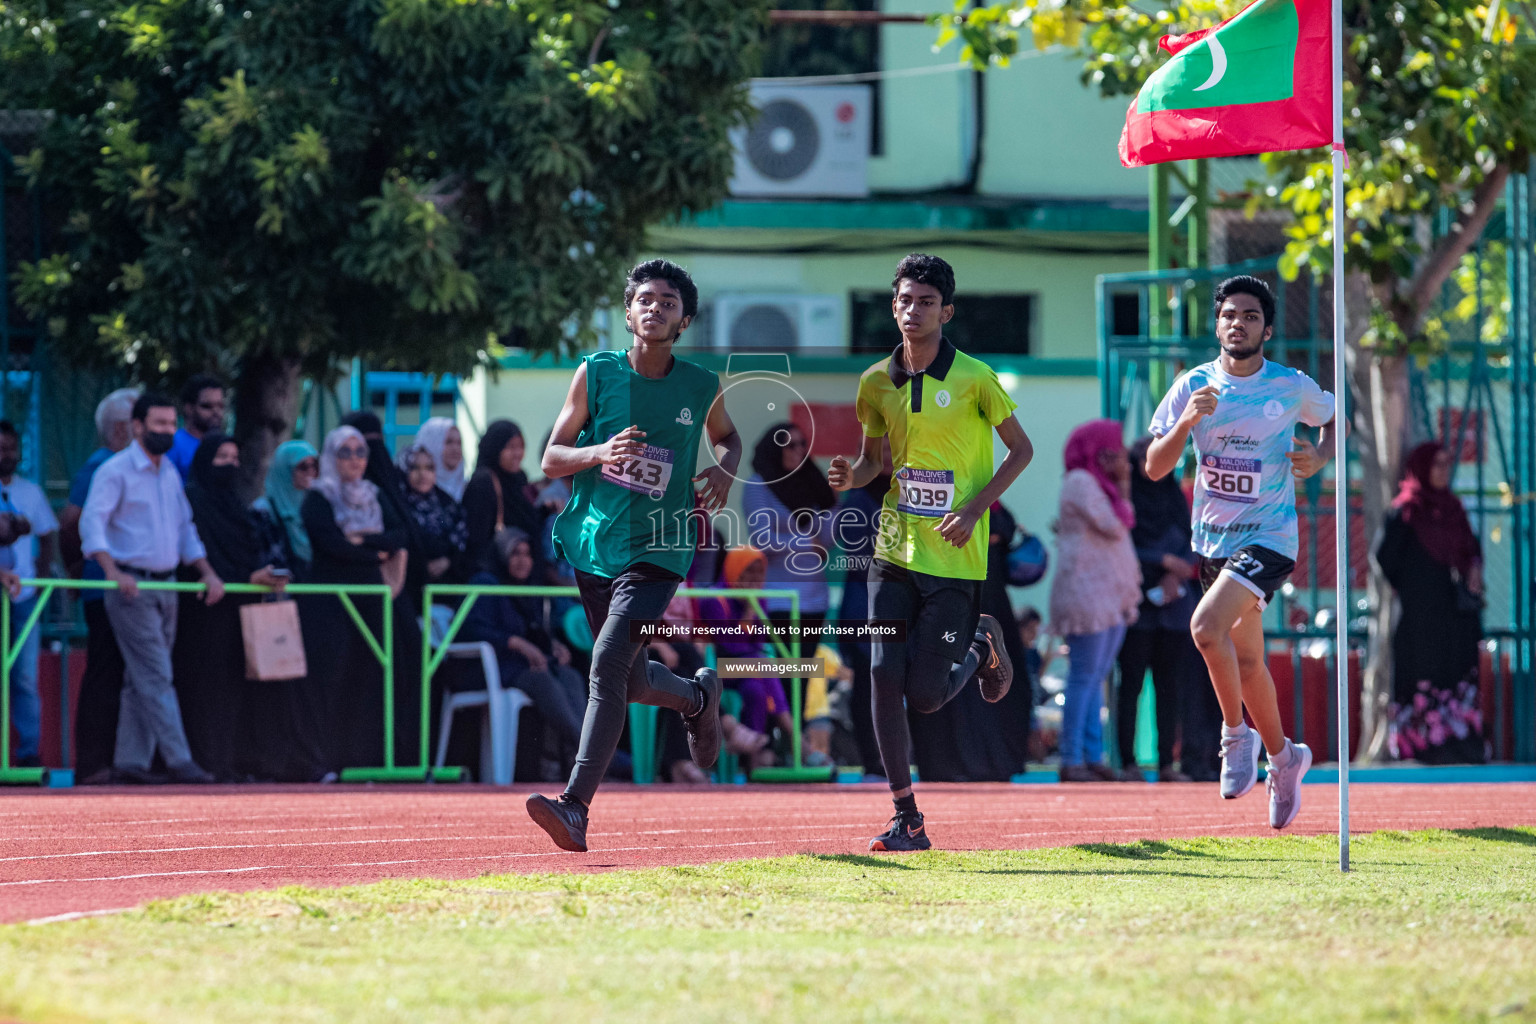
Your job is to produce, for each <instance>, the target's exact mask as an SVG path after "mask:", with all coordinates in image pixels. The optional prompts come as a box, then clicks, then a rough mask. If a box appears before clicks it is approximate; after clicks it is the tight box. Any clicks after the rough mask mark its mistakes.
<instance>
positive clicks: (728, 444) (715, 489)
mask: <svg viewBox="0 0 1536 1024" xmlns="http://www.w3.org/2000/svg"><path fill="white" fill-rule="evenodd" d="M704 431H705V433H707V434H708V435H709V443H710V446H711V447H713V448H714V450H715V462H716V465H713V466H710V467H709V468H708V469H706V470H704V472H702V473H700V474H699V475H698V476H696V477H694V478H693V479H694V482H695V483H697V482H698V481H700V480H702V481H704V486H703V487H701V488H699V492H698V494H699V497H700V498H702V499H703V500H704V508H705V509H707V510H708V511H710V512H717V511H719V510H720V509H722V508H724V507H725V502H726V499H728V498H729V497H730V496H731V481H733V480H735V479H736V467H737V465H738V464H740V462H741V435H740V434H738V433H736V424H734V423H732V422H731V414H730V413H728V412H726V411H725V389H724V388H721V389H720V390H719V391H717V392H716V393H715V400H714V401H713V402H711V403H710V406H709V416H708V418H706V419H705V421H704Z"/></svg>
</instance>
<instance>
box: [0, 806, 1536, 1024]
mask: <svg viewBox="0 0 1536 1024" xmlns="http://www.w3.org/2000/svg"><path fill="white" fill-rule="evenodd" d="M1353 852H1354V862H1355V870H1354V872H1352V873H1351V874H1349V875H1341V874H1340V873H1339V871H1338V868H1337V863H1336V861H1337V853H1336V841H1335V840H1334V839H1332V838H1329V837H1320V838H1297V837H1280V838H1271V839H1251V840H1250V839H1200V840H1187V841H1169V842H1140V843H1133V844H1129V845H1123V846H1107V845H1094V846H1083V847H1075V848H1071V849H1059V850H1037V851H1025V852H1008V853H942V852H932V853H926V854H917V855H910V856H903V857H882V858H874V857H865V856H798V857H788V858H782V859H777V860H764V861H737V862H733V863H727V864H714V865H708V866H704V867H694V868H661V869H654V870H648V871H624V872H613V873H610V874H598V875H579V876H573V875H494V876H492V875H487V876H482V877H480V878H476V879H470V880H465V881H456V882H442V881H410V882H384V883H380V884H377V885H369V886H358V887H355V888H348V889H340V890H328V891H322V890H314V889H282V890H276V891H271V892H260V893H248V894H241V895H213V896H194V897H186V898H182V899H176V900H169V901H166V902H162V903H156V904H152V905H150V906H149V907H147V908H145V909H144V910H142V911H138V912H134V913H131V914H124V915H118V916H113V917H105V918H96V919H90V920H82V921H73V922H68V923H62V924H53V925H45V926H35V927H33V926H21V925H18V926H10V927H4V928H0V1020H7V1019H9V1018H15V1019H17V1020H20V1021H25V1022H28V1024H48V1022H53V1021H80V1020H91V1021H97V1020H110V1021H154V1022H165V1024H171V1022H180V1021H200V1022H201V1021H218V1022H221V1024H222V1022H243V1021H252V1022H255V1021H260V1022H263V1024H266V1022H290V1021H360V1022H361V1021H366V1022H370V1024H371V1022H393V1021H400V1022H405V1021H410V1022H413V1024H414V1022H426V1021H443V1022H450V1021H451V1022H459V1021H492V1020H506V1021H518V1022H523V1021H528V1022H533V1021H557V1022H560V1024H585V1022H587V1021H593V1020H624V1021H679V1022H683V1021H686V1022H695V1021H702V1020H710V1021H715V1020H718V1021H731V1022H742V1021H752V1020H772V1021H776V1022H780V1024H789V1022H796V1021H832V1020H837V1021H841V1020H872V1021H881V1022H888V1021H900V1020H915V1021H924V1022H929V1024H947V1022H950V1021H968V1020H1008V1021H1012V1020H1025V1021H1030V1022H1044V1021H1073V1022H1076V1021H1089V1022H1119V1021H1170V1022H1179V1024H1184V1022H1189V1021H1203V1020H1219V1021H1223V1022H1230V1024H1235V1022H1237V1021H1239V1020H1255V1021H1257V1020H1264V1021H1269V1020H1274V1021H1284V1022H1286V1024H1291V1022H1303V1021H1312V1020H1317V1021H1327V1022H1329V1024H1335V1022H1342V1021H1363V1020H1403V1021H1410V1020H1411V1021H1426V1020H1431V1021H1432V1020H1488V1019H1495V1018H1497V1019H1500V1020H1506V1021H1536V829H1479V830H1471V831H1464V832H1441V831H1431V832H1416V833H1377V834H1375V835H1371V836H1365V837H1359V838H1357V839H1356V840H1355V843H1354V847H1353Z"/></svg>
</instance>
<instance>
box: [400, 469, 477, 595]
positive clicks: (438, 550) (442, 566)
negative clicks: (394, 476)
mask: <svg viewBox="0 0 1536 1024" xmlns="http://www.w3.org/2000/svg"><path fill="white" fill-rule="evenodd" d="M398 465H399V468H400V474H401V477H402V478H403V479H404V481H405V491H404V497H405V508H406V512H407V513H408V514H409V515H410V517H411V525H412V531H411V557H410V559H409V561H407V563H406V576H405V590H406V593H407V594H408V595H412V596H411V597H410V603H411V606H412V607H413V608H414V607H417V606H419V605H420V604H421V601H420V597H421V589H422V588H423V587H425V586H426V585H427V584H429V583H458V582H460V581H461V580H464V579H465V578H466V574H465V563H466V560H467V554H466V549H467V547H468V544H469V528H468V527H467V526H466V525H465V523H464V509H463V507H462V506H460V505H459V503H458V502H456V501H454V500H453V498H452V497H450V496H449V495H448V492H446V491H444V490H443V489H442V488H440V487H438V486H437V465H436V463H435V462H434V460H433V458H432V453H431V452H430V451H428V450H427V447H426V446H425V445H421V444H413V445H411V447H409V448H407V449H406V450H405V451H403V452H401V453H400V459H399V463H398Z"/></svg>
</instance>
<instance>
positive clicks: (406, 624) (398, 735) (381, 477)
mask: <svg viewBox="0 0 1536 1024" xmlns="http://www.w3.org/2000/svg"><path fill="white" fill-rule="evenodd" d="M341 422H342V424H343V425H345V426H350V427H355V428H356V429H357V431H358V433H360V434H362V435H363V440H364V441H366V442H367V443H368V468H367V469H366V470H365V471H364V472H363V479H364V480H367V481H368V482H369V483H371V484H373V486H374V487H376V488H378V492H379V504H380V505H381V506H383V507H384V508H385V509H386V510H387V511H388V513H389V517H388V518H390V519H391V520H393V521H397V522H400V523H403V524H405V537H406V542H405V550H406V553H407V556H408V557H407V559H406V563H405V574H406V575H405V588H404V589H403V590H402V591H401V592H400V594H399V595H398V596H397V597H396V598H395V600H394V602H393V604H392V606H391V607H392V614H393V616H394V620H395V621H394V641H395V650H394V658H395V754H396V758H397V760H396V763H399V759H400V758H406V759H409V760H415V759H416V757H417V754H418V749H419V745H420V742H421V740H420V734H419V732H418V730H417V723H419V722H420V721H421V699H420V698H421V690H420V686H421V612H422V608H421V586H422V577H421V576H420V575H419V572H420V570H419V567H418V568H417V573H418V575H416V576H415V577H413V576H412V566H411V563H412V562H413V561H415V560H416V555H417V553H418V551H419V549H420V545H421V542H422V539H421V537H420V536H418V534H417V531H416V519H415V517H414V516H412V515H411V509H410V505H409V503H408V502H407V501H406V497H405V491H406V482H405V474H404V473H402V472H400V468H399V467H398V466H396V465H395V460H394V459H393V458H391V457H390V454H389V445H388V444H387V443H386V442H385V440H384V424H383V422H382V421H381V420H380V419H379V417H378V416H377V414H375V413H372V412H369V411H368V410H367V409H358V410H356V411H354V412H351V413H348V414H347V415H346V416H344V417H343V418H342V421H341Z"/></svg>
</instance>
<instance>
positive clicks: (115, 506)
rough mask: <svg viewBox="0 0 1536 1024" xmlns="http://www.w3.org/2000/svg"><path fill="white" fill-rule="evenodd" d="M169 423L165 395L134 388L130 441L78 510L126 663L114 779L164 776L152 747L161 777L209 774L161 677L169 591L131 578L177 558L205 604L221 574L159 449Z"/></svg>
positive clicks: (200, 778) (214, 596) (171, 567)
mask: <svg viewBox="0 0 1536 1024" xmlns="http://www.w3.org/2000/svg"><path fill="white" fill-rule="evenodd" d="M175 430H176V406H175V404H174V403H173V402H172V401H171V399H170V398H168V397H167V396H165V395H160V394H154V393H146V394H144V395H141V396H139V399H138V401H136V402H135V403H134V405H133V437H134V441H133V443H132V444H130V445H129V446H128V447H127V448H125V449H123V450H122V451H120V452H118V453H117V454H116V455H114V456H112V457H111V458H110V459H108V460H107V461H106V462H104V463H102V466H101V469H99V470H97V472H96V477H95V479H94V480H93V481H92V482H91V493H90V496H89V497H87V498H86V500H85V508H84V510H83V511H82V512H81V515H80V539H81V545H82V547H83V548H84V549H85V554H86V556H87V557H89V558H94V559H95V560H96V562H97V563H98V564H99V565H100V566H101V568H102V571H103V573H105V575H106V578H107V579H108V580H109V581H111V582H113V583H116V584H117V589H115V590H111V591H108V592H107V595H106V598H105V603H106V610H107V617H108V618H109V619H110V620H111V622H112V630H113V632H114V633H115V634H116V635H117V644H118V648H119V649H120V650H121V651H122V654H123V663H124V665H125V666H126V670H125V674H124V676H125V677H124V680H123V696H122V705H121V715H120V717H119V719H118V725H117V747H116V750H115V752H114V755H113V759H112V763H113V769H114V778H115V779H116V780H117V781H120V782H133V783H150V782H161V781H164V777H162V776H159V775H156V774H153V773H152V772H151V766H152V763H153V760H154V756H155V753H156V751H158V752H159V754H160V758H161V760H162V761H163V762H164V763H165V768H166V772H167V773H168V775H169V779H170V781H172V782H187V783H206V782H212V781H213V776H212V775H210V774H208V772H206V771H204V770H203V769H202V767H201V766H199V765H198V764H197V762H196V761H194V760H193V759H192V754H191V751H190V750H189V749H188V747H187V737H186V731H185V729H184V728H183V727H182V721H181V708H180V706H179V705H178V704H177V702H176V691H175V690H174V689H173V688H172V686H171V648H172V646H173V645H174V644H175V642H176V595H175V594H174V593H170V592H167V591H163V590H155V591H149V590H145V591H141V590H139V583H140V582H141V581H166V580H169V579H171V578H172V577H173V576H174V574H175V572H176V566H177V565H178V564H181V563H187V564H189V565H192V566H194V567H195V568H196V569H197V571H198V574H199V577H200V578H201V581H202V582H203V584H204V585H205V586H206V587H207V592H206V594H205V595H204V600H205V601H206V602H207V603H208V604H217V603H218V601H219V599H220V598H222V597H223V596H224V583H223V581H222V580H220V579H219V577H218V575H217V574H216V573H215V572H214V571H213V567H212V566H211V565H209V564H208V558H207V553H206V552H205V550H204V548H203V542H202V540H201V539H199V537H198V535H197V527H196V526H194V525H193V523H192V509H191V507H190V506H189V505H188V504H187V498H186V495H185V494H184V493H182V486H181V475H180V474H179V473H177V472H176V467H175V466H173V465H172V464H171V462H170V460H169V459H167V458H166V453H167V452H169V451H170V449H171V444H172V440H173V438H174V436H175Z"/></svg>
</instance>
